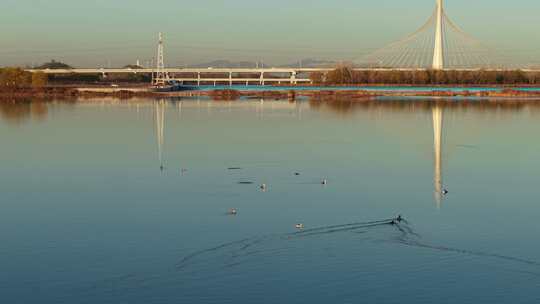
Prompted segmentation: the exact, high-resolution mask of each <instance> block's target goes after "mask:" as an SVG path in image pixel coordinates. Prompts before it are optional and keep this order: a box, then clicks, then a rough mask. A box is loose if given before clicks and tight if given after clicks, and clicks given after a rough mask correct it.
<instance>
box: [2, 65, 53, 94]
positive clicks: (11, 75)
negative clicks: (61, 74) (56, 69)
mask: <svg viewBox="0 0 540 304" xmlns="http://www.w3.org/2000/svg"><path fill="white" fill-rule="evenodd" d="M47 83H48V77H47V75H46V74H45V73H42V72H37V73H31V72H27V71H25V70H23V69H21V68H0V90H1V91H4V92H6V91H8V92H9V91H17V90H20V89H29V88H31V89H41V88H44V87H45V86H47Z"/></svg>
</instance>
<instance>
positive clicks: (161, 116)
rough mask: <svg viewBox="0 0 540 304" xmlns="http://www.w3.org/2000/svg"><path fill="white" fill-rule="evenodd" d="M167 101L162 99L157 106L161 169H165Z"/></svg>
mask: <svg viewBox="0 0 540 304" xmlns="http://www.w3.org/2000/svg"><path fill="white" fill-rule="evenodd" d="M165 106H166V104H165V101H163V100H160V101H158V102H156V106H155V114H156V117H155V122H156V137H157V145H158V159H159V168H160V170H161V171H163V170H164V169H165V165H164V164H163V143H164V136H163V135H164V134H163V133H164V129H165Z"/></svg>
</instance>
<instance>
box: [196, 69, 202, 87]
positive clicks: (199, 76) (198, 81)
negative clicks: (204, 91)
mask: <svg viewBox="0 0 540 304" xmlns="http://www.w3.org/2000/svg"><path fill="white" fill-rule="evenodd" d="M200 85H201V72H198V73H197V86H200Z"/></svg>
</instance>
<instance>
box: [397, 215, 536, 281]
mask: <svg viewBox="0 0 540 304" xmlns="http://www.w3.org/2000/svg"><path fill="white" fill-rule="evenodd" d="M395 226H396V228H397V229H398V230H399V231H400V232H401V233H402V234H401V235H400V236H399V237H398V238H396V239H395V243H397V244H400V245H405V246H409V247H416V248H425V249H432V250H437V251H445V252H454V253H458V254H463V255H471V256H479V257H489V258H496V259H500V260H506V261H511V262H517V263H521V264H527V265H533V266H540V263H539V262H537V261H533V260H529V259H524V258H519V257H513V256H508V255H502V254H497V253H489V252H483V251H474V250H467V249H460V248H453V247H447V246H440V245H433V244H429V243H425V242H421V241H420V240H419V238H420V235H419V234H417V233H415V232H414V231H413V230H412V228H411V227H410V226H408V225H401V224H399V223H398V224H396V225H395ZM535 274H539V273H535Z"/></svg>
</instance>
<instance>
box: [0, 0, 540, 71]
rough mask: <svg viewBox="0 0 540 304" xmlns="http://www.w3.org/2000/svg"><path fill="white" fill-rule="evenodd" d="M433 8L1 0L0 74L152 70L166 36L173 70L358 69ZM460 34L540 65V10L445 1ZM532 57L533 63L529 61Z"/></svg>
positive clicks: (429, 0) (220, 0)
mask: <svg viewBox="0 0 540 304" xmlns="http://www.w3.org/2000/svg"><path fill="white" fill-rule="evenodd" d="M434 6H435V0H407V1H399V0H377V1H371V0H370V1H368V0H332V1H329V0H272V1H261V0H192V1H188V0H160V1H148V0H1V1H0V26H1V27H0V28H1V30H0V66H10V65H36V64H41V63H43V62H45V61H49V60H51V59H55V60H58V61H63V62H66V63H68V64H71V65H73V66H78V67H108V66H111V67H117V66H123V65H126V64H134V63H135V62H136V61H137V60H139V61H140V63H141V64H143V65H144V64H146V63H147V62H149V61H150V60H151V58H152V57H154V56H155V54H154V53H155V49H156V43H157V33H158V32H160V31H161V32H163V34H164V36H165V43H166V46H165V56H166V64H167V65H168V66H185V65H191V64H197V63H203V62H209V61H212V60H218V59H222V60H231V61H244V60H245V61H263V62H264V63H266V64H270V65H280V64H290V63H294V62H298V61H299V60H301V59H306V58H315V59H326V60H347V61H348V60H355V59H358V58H361V57H362V56H363V55H366V54H369V53H370V52H373V51H374V50H376V49H378V48H380V47H383V46H385V45H387V44H388V43H391V42H393V41H396V40H399V39H400V38H402V37H403V36H405V35H407V34H409V33H412V32H414V31H415V30H416V29H417V28H418V27H420V26H421V25H422V24H423V23H424V22H425V20H427V18H428V17H429V16H430V15H431V13H432V11H433V9H434ZM445 7H446V12H447V14H448V15H449V16H450V18H451V19H452V20H453V21H454V22H455V23H457V24H458V25H459V26H460V27H461V28H462V29H464V30H465V31H466V32H467V33H469V34H471V35H472V36H474V37H476V38H478V39H479V40H481V41H483V42H484V43H486V44H488V45H490V46H492V47H495V48H497V49H501V50H504V52H505V53H506V54H510V55H512V56H516V57H523V58H525V57H526V58H527V60H531V61H532V60H534V61H535V62H539V61H540V59H539V60H537V59H536V58H540V39H538V37H539V35H538V31H539V29H540V18H539V17H538V12H539V11H540V1H538V0H514V1H500V0H474V1H470V0H445ZM529 58H530V59H529Z"/></svg>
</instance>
